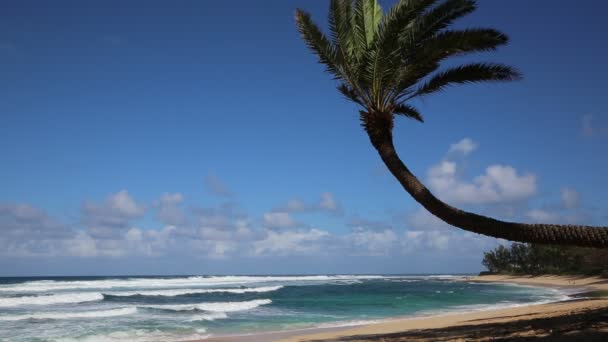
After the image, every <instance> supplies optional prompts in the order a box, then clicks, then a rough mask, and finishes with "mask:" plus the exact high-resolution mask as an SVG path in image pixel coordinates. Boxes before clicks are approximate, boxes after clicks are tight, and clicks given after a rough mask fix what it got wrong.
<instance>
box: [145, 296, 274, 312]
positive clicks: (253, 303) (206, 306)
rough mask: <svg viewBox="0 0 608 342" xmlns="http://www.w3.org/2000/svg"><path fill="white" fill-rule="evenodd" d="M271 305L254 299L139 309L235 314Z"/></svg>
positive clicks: (266, 301)
mask: <svg viewBox="0 0 608 342" xmlns="http://www.w3.org/2000/svg"><path fill="white" fill-rule="evenodd" d="M270 303H272V300H270V299H255V300H250V301H246V302H209V303H199V304H179V305H145V306H140V308H146V309H156V310H170V311H193V310H200V311H209V312H235V311H245V310H251V309H255V308H257V307H258V306H261V305H268V304H270Z"/></svg>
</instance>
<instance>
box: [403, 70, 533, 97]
mask: <svg viewBox="0 0 608 342" xmlns="http://www.w3.org/2000/svg"><path fill="white" fill-rule="evenodd" d="M520 78H521V74H520V73H519V71H517V70H515V69H514V68H512V67H510V66H507V65H503V64H493V63H473V64H466V65H462V66H458V67H454V68H451V69H448V70H446V71H442V72H440V73H438V74H436V75H435V76H433V77H432V78H431V79H430V80H429V81H428V82H426V83H425V84H424V85H422V86H421V87H420V88H419V89H418V90H417V91H416V92H415V93H414V94H413V95H412V96H411V97H415V96H420V95H427V94H430V93H434V92H437V91H440V90H442V89H444V88H445V87H447V86H449V85H451V84H463V83H475V82H488V81H513V80H517V79H520ZM411 97H410V98H411Z"/></svg>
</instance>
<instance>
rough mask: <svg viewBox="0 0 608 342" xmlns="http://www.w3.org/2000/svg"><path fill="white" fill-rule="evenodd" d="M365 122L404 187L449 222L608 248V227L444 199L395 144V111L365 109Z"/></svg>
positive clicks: (497, 233)
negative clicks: (479, 210) (471, 207)
mask: <svg viewBox="0 0 608 342" xmlns="http://www.w3.org/2000/svg"><path fill="white" fill-rule="evenodd" d="M361 123H362V125H363V127H364V128H365V131H366V132H367V134H368V135H369V138H370V140H371V143H372V144H373V145H374V147H375V148H376V150H378V153H379V154H380V157H381V158H382V161H383V162H384V164H385V165H386V166H387V167H388V169H389V170H390V172H391V173H392V174H393V176H395V178H397V180H398V181H399V183H401V185H402V186H403V188H404V189H405V190H406V191H407V192H408V193H409V194H410V195H411V196H412V197H413V198H414V199H415V200H416V201H417V202H418V203H420V204H421V205H422V206H423V207H424V208H425V209H426V210H428V211H429V212H430V213H431V214H433V215H435V216H436V217H438V218H439V219H441V220H442V221H444V222H445V223H447V224H450V225H452V226H455V227H458V228H461V229H464V230H468V231H470V232H474V233H478V234H483V235H488V236H492V237H496V238H501V239H507V240H511V241H519V242H529V243H543V244H558V245H574V246H584V247H598V248H608V227H592V226H578V225H556V224H527V223H517V222H507V221H500V220H496V219H493V218H491V217H486V216H482V215H477V214H474V213H469V212H466V211H463V210H460V209H458V208H454V207H452V206H450V205H448V204H446V203H444V202H442V201H441V200H440V199H438V198H437V197H435V196H434V195H433V194H432V193H431V192H430V191H429V190H428V189H427V188H426V187H425V186H424V184H422V183H421V182H420V181H419V180H418V178H416V176H414V175H413V174H412V173H411V172H410V170H409V169H408V168H407V166H405V164H403V162H402V161H401V159H399V156H398V155H397V151H395V146H394V145H393V136H392V130H393V114H391V113H388V114H387V113H371V114H370V113H367V112H361Z"/></svg>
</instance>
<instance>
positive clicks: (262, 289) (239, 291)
mask: <svg viewBox="0 0 608 342" xmlns="http://www.w3.org/2000/svg"><path fill="white" fill-rule="evenodd" d="M281 288H283V286H281V285H279V286H262V287H253V288H233V289H175V290H143V291H120V292H108V293H105V294H106V295H110V296H119V297H127V296H138V295H139V296H163V297H175V296H183V295H188V294H201V293H237V294H242V293H260V292H272V291H276V290H279V289H281Z"/></svg>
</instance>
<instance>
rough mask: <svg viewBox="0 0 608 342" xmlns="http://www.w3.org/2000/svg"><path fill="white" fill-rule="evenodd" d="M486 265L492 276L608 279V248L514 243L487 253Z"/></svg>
mask: <svg viewBox="0 0 608 342" xmlns="http://www.w3.org/2000/svg"><path fill="white" fill-rule="evenodd" d="M482 264H483V265H484V266H485V267H486V268H487V269H488V271H490V272H491V273H506V274H532V275H538V274H576V275H601V276H604V277H608V249H593V248H581V247H564V246H552V245H539V244H522V243H514V244H512V245H511V247H509V248H507V247H505V246H499V247H498V248H496V249H494V250H492V251H489V252H485V253H484V257H483V261H482Z"/></svg>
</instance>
